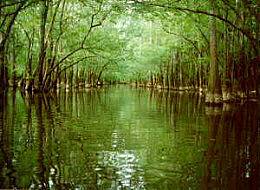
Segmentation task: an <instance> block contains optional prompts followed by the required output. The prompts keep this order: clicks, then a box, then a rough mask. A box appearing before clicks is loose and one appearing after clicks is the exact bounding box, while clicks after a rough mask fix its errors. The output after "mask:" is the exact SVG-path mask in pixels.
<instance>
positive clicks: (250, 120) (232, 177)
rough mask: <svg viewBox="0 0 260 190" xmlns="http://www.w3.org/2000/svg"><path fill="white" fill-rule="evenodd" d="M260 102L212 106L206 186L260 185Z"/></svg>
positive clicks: (226, 187)
mask: <svg viewBox="0 0 260 190" xmlns="http://www.w3.org/2000/svg"><path fill="white" fill-rule="evenodd" d="M259 111H260V110H259V105H258V104H256V103H254V102H247V103H245V104H243V105H242V106H236V107H230V106H228V105H225V106H224V109H214V110H213V109H208V110H207V115H208V121H209V129H210V130H209V137H208V138H209V144H208V148H207V152H206V156H205V159H206V160H205V162H206V164H205V173H204V179H203V180H204V189H211V188H213V187H217V188H218V189H257V188H258V189H259V187H260V182H259V179H260V170H259V166H260V165H259V163H260V155H259V153H260V138H259V134H260V133H259V132H260V125H259V121H260V120H259V113H260V112H259Z"/></svg>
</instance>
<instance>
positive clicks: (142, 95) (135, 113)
mask: <svg viewBox="0 0 260 190" xmlns="http://www.w3.org/2000/svg"><path fill="white" fill-rule="evenodd" d="M259 107H260V106H259V103H257V102H247V103H245V104H243V105H236V106H227V105H225V106H224V107H223V108H221V109H220V108H219V109H217V108H216V109H210V108H207V107H206V106H205V105H204V100H203V99H201V98H200V96H198V95H196V94H187V93H182V94H181V93H176V92H159V91H151V90H143V89H135V88H130V87H127V86H116V87H109V88H103V89H96V90H89V91H84V92H77V93H76V92H66V93H65V92H60V93H59V94H55V95H54V94H51V95H34V97H30V96H22V95H21V93H20V92H16V93H14V92H12V91H9V92H8V93H7V94H5V95H4V94H1V95H0V189H3V188H19V189H21V188H23V189H185V190H186V189H187V190H188V189H259V187H260V164H259V162H260V109H259Z"/></svg>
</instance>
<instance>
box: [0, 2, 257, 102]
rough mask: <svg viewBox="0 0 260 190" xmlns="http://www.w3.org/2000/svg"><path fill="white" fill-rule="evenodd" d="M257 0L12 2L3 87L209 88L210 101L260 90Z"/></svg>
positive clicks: (3, 37)
mask: <svg viewBox="0 0 260 190" xmlns="http://www.w3.org/2000/svg"><path fill="white" fill-rule="evenodd" d="M259 8H260V2H259V1H257V0H209V1H193V0H185V1H180V0H171V1H169V0H4V1H1V2H0V24H1V25H0V80H1V82H0V91H4V90H6V89H7V88H13V89H16V88H19V89H21V90H22V91H23V92H30V93H32V92H34V93H37V92H50V91H56V90H58V89H66V90H70V89H84V88H95V87H97V86H102V85H108V84H117V83H124V84H131V85H136V86H140V87H147V88H156V89H157V88H158V89H170V90H180V91H183V90H184V91H189V90H195V91H199V92H201V93H202V94H204V95H205V101H206V103H209V104H219V103H222V102H233V101H240V100H241V99H244V98H255V97H257V95H258V94H259V91H260V89H259V88H260V87H259V84H260V56H259V55H260V38H259V35H260V29H259V23H260V14H259Z"/></svg>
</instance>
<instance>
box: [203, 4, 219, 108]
mask: <svg viewBox="0 0 260 190" xmlns="http://www.w3.org/2000/svg"><path fill="white" fill-rule="evenodd" d="M210 3H211V7H212V13H213V14H215V1H214V0H211V1H210ZM210 29H211V34H210V71H209V79H208V90H207V93H206V103H208V104H220V103H221V102H222V90H221V81H220V76H219V70H218V61H217V35H216V18H215V17H211V20H210Z"/></svg>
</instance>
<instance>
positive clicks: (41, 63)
mask: <svg viewBox="0 0 260 190" xmlns="http://www.w3.org/2000/svg"><path fill="white" fill-rule="evenodd" d="M48 9H49V2H48V0H44V1H42V12H41V28H40V35H41V39H40V53H39V62H38V64H39V65H38V73H37V74H38V76H37V77H38V78H37V80H36V81H35V82H36V83H35V88H36V90H38V91H41V90H43V76H44V63H45V59H46V44H45V37H46V23H47V17H48Z"/></svg>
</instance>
